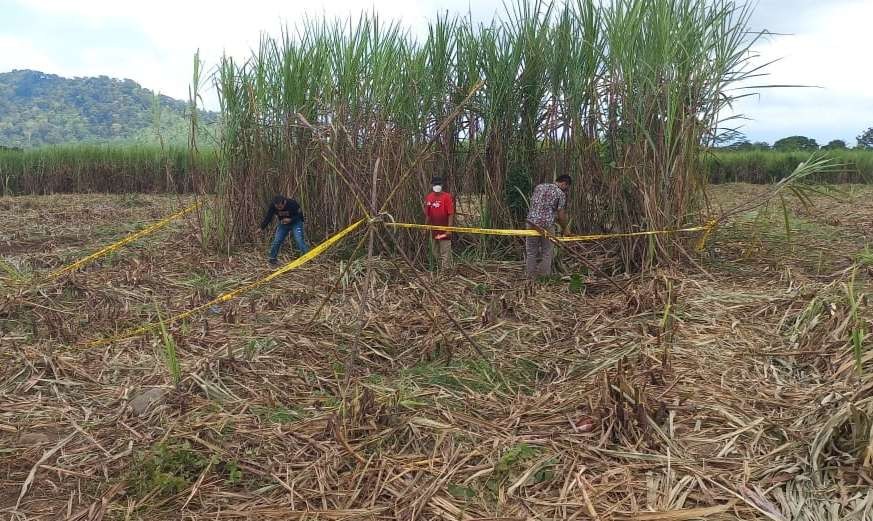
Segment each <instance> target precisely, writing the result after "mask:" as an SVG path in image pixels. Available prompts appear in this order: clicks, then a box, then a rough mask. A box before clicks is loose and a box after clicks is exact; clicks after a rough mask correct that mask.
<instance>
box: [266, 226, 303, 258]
mask: <svg viewBox="0 0 873 521" xmlns="http://www.w3.org/2000/svg"><path fill="white" fill-rule="evenodd" d="M289 233H291V234H292V235H293V237H294V244H295V245H297V249H298V250H300V255H303V254H305V253H306V252H308V251H309V245H307V244H306V238H305V237H304V236H303V221H296V222H294V223H291V224H282V223H279V226H276V236H275V237H273V244H272V246H270V260H276V258H277V257H278V256H279V249H280V248H281V247H282V243H283V242H285V237H287V236H288V234H289Z"/></svg>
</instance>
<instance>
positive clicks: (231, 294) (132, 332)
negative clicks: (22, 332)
mask: <svg viewBox="0 0 873 521" xmlns="http://www.w3.org/2000/svg"><path fill="white" fill-rule="evenodd" d="M364 222H366V219H361V220H360V221H357V222H355V223H352V224H350V225H349V226H347V227H346V228H344V229H343V230H340V231H339V232H337V233H336V234H334V235H332V236H331V237H329V238H328V239H327V240H325V241H324V242H322V243H321V244H319V245H318V246H316V247H314V248H312V249H311V250H309V252H307V253H306V254H304V255H301V256H300V257H298V258H296V259H294V260H293V261H291V262H289V263H288V264H286V265H284V266H282V267H281V268H279V269H277V270H275V271H273V272H272V273H270V274H269V275H267V276H266V277H264V278H262V279H259V280H257V281H255V282H252V283H251V284H247V285H245V286H242V287H240V288H237V289H235V290H233V291H228V292H227V293H223V294H221V295H219V296H217V297H215V298H214V299H212V300H210V301H209V302H207V303H206V304H203V305H200V306H197V307H196V308H194V309H189V310H188V311H185V312H184V313H179V314H178V315H175V316H172V317H170V318H168V319H166V320H164V321H163V324H164V325H168V324H172V323H174V322H178V321H180V320H184V319H186V318H189V317H191V316H194V315H196V314H198V313H200V312H201V311H204V310H205V309H207V308H210V307H212V306H214V305H216V304H220V303H222V302H227V301H228V300H231V299H234V298H236V297H238V296H240V295H242V294H243V293H246V292H248V291H251V290H253V289H255V288H257V287H259V286H262V285H264V284H266V283H267V282H270V281H271V280H273V279H275V278H276V277H279V276H281V275H283V274H285V273H287V272H289V271H291V270H293V269H295V268H299V267H300V266H303V265H304V264H306V263H307V262H309V261H311V260H312V259H314V258H316V257H318V256H319V255H321V254H322V253H324V252H325V251H327V250H328V249H329V248H330V247H331V246H333V245H334V244H336V243H337V242H339V241H340V240H342V239H343V238H344V237H345V236H346V235H348V234H350V233H352V232H353V231H354V230H355V229H356V228H358V227H359V226H360V225H361V224H363V223H364ZM160 327H161V322H153V323H149V324H146V325H144V326H140V327H136V328H132V329H128V330H127V331H124V332H122V333H119V334H117V335H114V336H112V337H109V338H102V339H99V340H94V341H91V342H88V343H87V344H86V345H85V347H86V348H89V347H100V346H104V345H107V344H111V343H112V342H116V341H118V340H124V339H126V338H131V337H135V336H139V335H141V334H143V333H147V332H149V331H153V330H155V329H158V328H160Z"/></svg>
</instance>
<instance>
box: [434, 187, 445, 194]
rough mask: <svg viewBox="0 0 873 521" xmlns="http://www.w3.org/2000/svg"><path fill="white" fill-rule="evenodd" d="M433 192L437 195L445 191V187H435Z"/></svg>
mask: <svg viewBox="0 0 873 521" xmlns="http://www.w3.org/2000/svg"><path fill="white" fill-rule="evenodd" d="M433 191H434V192H436V193H440V192H442V191H443V185H433Z"/></svg>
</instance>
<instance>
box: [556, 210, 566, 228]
mask: <svg viewBox="0 0 873 521" xmlns="http://www.w3.org/2000/svg"><path fill="white" fill-rule="evenodd" d="M567 223H568V219H567V210H565V209H564V208H561V209H560V210H558V224H560V225H561V230H562V231H563V233H567Z"/></svg>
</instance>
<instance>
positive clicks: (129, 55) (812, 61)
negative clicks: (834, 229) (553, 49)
mask: <svg viewBox="0 0 873 521" xmlns="http://www.w3.org/2000/svg"><path fill="white" fill-rule="evenodd" d="M16 1H17V3H18V5H19V6H20V7H17V8H16V7H5V8H4V11H5V10H6V9H21V10H24V11H29V12H33V11H37V12H38V13H39V14H40V16H41V17H43V18H44V19H55V20H64V21H65V22H66V23H69V24H77V25H78V26H80V27H85V28H88V29H90V30H94V31H98V32H99V31H107V30H112V29H113V28H115V29H117V28H119V27H129V28H131V30H134V29H135V30H136V31H137V37H138V38H140V39H142V40H144V43H143V42H140V43H138V44H137V45H136V46H134V47H133V48H130V46H129V45H128V46H123V47H125V48H124V49H123V50H121V49H117V47H119V46H118V45H116V44H117V43H119V42H112V41H108V42H105V44H102V43H100V44H97V43H94V42H91V43H90V44H88V45H82V44H79V43H77V42H74V41H64V40H62V39H59V38H55V39H51V38H36V37H35V38H32V39H30V40H26V39H25V38H23V37H22V33H20V32H17V33H16V34H15V36H12V37H10V36H4V37H0V68H2V69H10V68H35V69H41V70H45V71H46V72H53V73H58V74H63V75H95V74H106V75H109V76H117V77H129V78H131V79H134V80H136V81H138V82H139V83H141V84H143V85H144V86H146V87H148V88H151V89H155V90H160V91H161V92H162V93H165V94H168V95H171V96H174V97H177V98H182V99H184V98H187V93H188V83H189V82H190V76H191V69H192V67H191V63H192V56H193V54H194V52H195V50H196V49H198V48H199V49H201V55H202V57H203V59H204V60H205V61H206V63H207V65H208V66H212V65H214V64H215V63H216V62H217V60H218V58H219V57H220V56H221V54H222V52H227V53H228V54H229V55H231V56H234V57H237V58H246V57H247V56H248V54H249V52H250V49H252V48H253V47H255V46H256V45H257V42H258V39H259V37H260V34H261V32H262V31H266V32H268V33H270V34H272V35H278V33H279V31H280V29H281V28H282V26H283V25H284V24H287V25H288V26H289V27H290V28H292V29H293V27H294V26H295V24H296V23H298V22H299V21H300V20H302V19H303V18H304V17H305V16H307V15H308V16H310V17H312V18H316V19H317V18H321V17H325V16H326V17H328V18H337V17H338V18H345V17H347V16H349V15H353V16H357V14H358V13H360V11H361V10H362V9H363V10H375V11H376V12H378V13H379V14H380V15H381V16H382V17H384V18H385V19H395V20H401V22H402V24H403V26H404V27H405V28H408V29H409V30H410V31H412V32H413V34H417V35H423V34H424V32H425V30H426V20H427V19H428V18H433V17H434V16H435V15H436V14H437V13H438V12H441V11H446V10H448V11H450V12H453V13H458V14H462V15H465V14H466V13H467V12H468V11H472V15H473V17H474V19H477V20H489V19H490V18H491V15H492V14H493V13H494V12H502V11H503V0H479V1H478V2H477V1H473V0H442V1H439V0H424V1H421V2H416V1H411V0H369V1H365V2H361V1H357V0H332V1H323V0H314V1H311V2H308V3H307V2H300V1H297V2H294V1H288V0H247V1H245V2H239V1H233V2H231V1H212V2H208V1H203V0H197V1H184V0H175V1H170V0H153V1H151V2H148V3H146V2H132V1H121V0H79V1H76V2H71V1H69V0H26V1H25V0H16ZM870 20H873V0H830V1H827V2H822V1H818V0H759V1H758V7H757V10H756V14H755V16H754V17H753V19H752V25H753V27H754V28H755V29H768V30H771V31H774V32H793V33H795V34H794V35H791V36H777V37H773V38H772V39H770V40H769V41H767V42H762V44H761V45H760V46H758V51H759V52H760V53H761V55H762V59H763V60H772V59H777V58H782V60H781V61H779V62H777V63H775V64H773V65H772V66H771V67H769V68H768V72H769V73H770V75H769V76H768V77H765V78H761V79H759V80H758V83H778V84H806V85H819V86H822V87H823V88H824V90H819V89H815V90H813V89H770V90H764V91H762V92H761V95H760V98H757V99H748V100H745V101H743V102H741V103H739V104H738V109H739V111H740V112H742V113H744V114H746V115H747V116H750V117H752V118H754V121H752V122H749V123H747V124H746V126H745V130H746V132H747V133H748V134H749V136H750V137H751V138H752V139H772V138H773V137H774V136H776V137H778V135H779V134H778V133H780V132H783V131H784V130H786V129H788V128H792V129H794V130H793V131H792V132H791V133H793V134H806V135H811V136H814V137H817V138H818V139H820V140H822V139H830V138H837V137H839V138H843V139H847V140H851V139H852V138H853V137H854V136H855V135H856V134H857V133H858V131H859V130H860V129H861V128H865V127H866V126H871V125H873V113H871V112H870V111H869V108H870V107H871V105H873V88H871V87H870V86H871V85H873V67H871V66H870V62H869V58H868V56H869V43H868V40H869V33H870V30H869V28H868V25H869V21H870ZM78 47H81V48H78ZM6 49H14V52H9V53H7V52H5V50H6ZM71 49H74V50H75V53H76V58H75V59H74V60H64V59H63V58H62V57H64V56H67V54H68V53H70V50H71ZM206 97H207V102H208V103H209V105H211V106H212V107H213V108H214V107H215V97H214V95H208V94H207V96H206ZM864 110H867V112H865V111H864ZM865 121H866V123H865ZM832 132H838V134H837V135H824V133H832Z"/></svg>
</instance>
